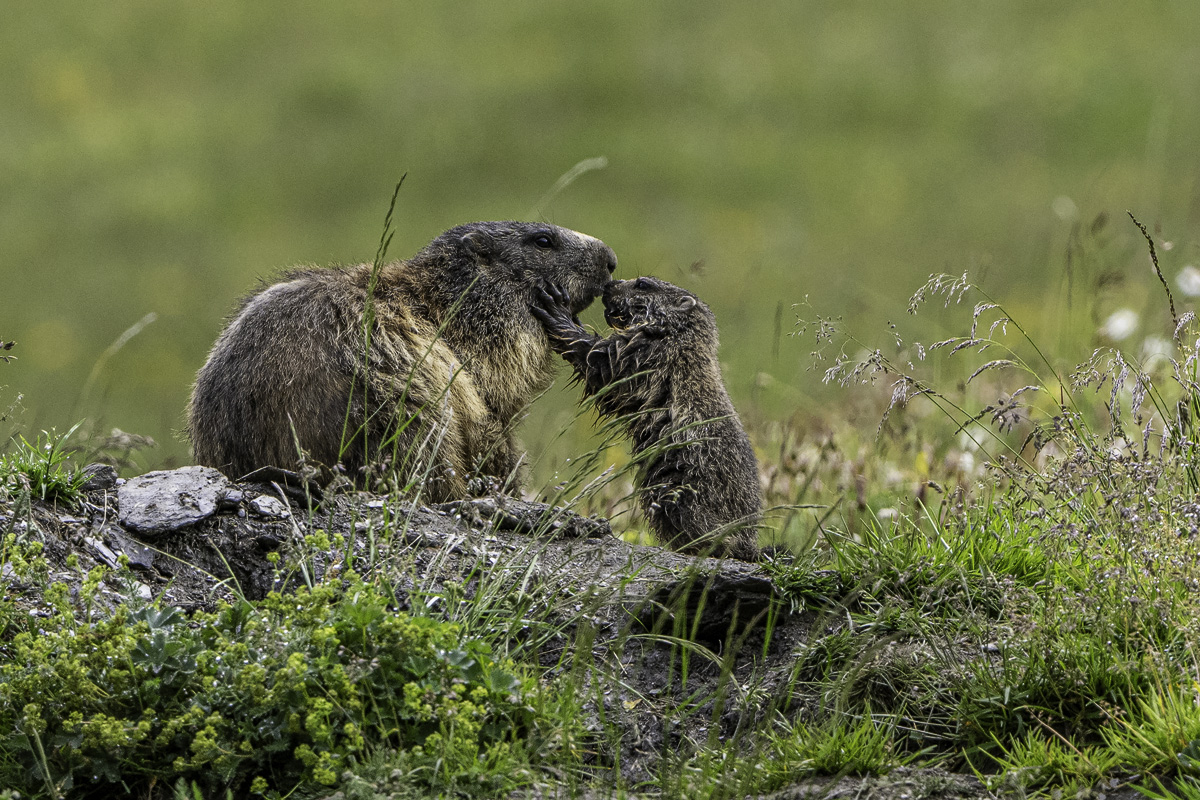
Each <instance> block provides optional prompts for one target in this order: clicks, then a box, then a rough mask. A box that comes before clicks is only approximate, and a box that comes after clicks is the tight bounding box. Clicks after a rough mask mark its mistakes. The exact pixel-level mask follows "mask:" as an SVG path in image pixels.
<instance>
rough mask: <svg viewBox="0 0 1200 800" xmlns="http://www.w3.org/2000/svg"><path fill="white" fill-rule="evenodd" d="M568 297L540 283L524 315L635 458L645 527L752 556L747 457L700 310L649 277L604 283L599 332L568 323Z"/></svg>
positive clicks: (754, 487) (752, 469) (698, 545)
mask: <svg viewBox="0 0 1200 800" xmlns="http://www.w3.org/2000/svg"><path fill="white" fill-rule="evenodd" d="M571 296H572V295H571V290H570V288H569V287H559V286H554V285H548V286H545V287H543V288H542V290H541V291H540V292H539V293H538V303H537V305H535V306H534V308H533V313H534V316H536V317H537V318H538V319H540V320H541V321H542V324H544V325H545V326H546V332H547V333H548V334H549V335H550V343H551V345H552V346H553V347H554V349H555V350H557V351H558V352H559V353H560V354H561V355H562V357H563V358H565V359H566V360H567V361H568V362H569V363H570V364H571V366H572V367H574V368H575V376H576V379H577V380H578V381H579V382H580V383H582V384H583V391H584V394H585V395H586V396H588V397H591V398H592V400H593V402H594V403H595V405H596V409H597V411H598V412H599V413H600V414H601V415H602V416H606V417H617V418H619V419H620V421H621V424H622V425H623V426H624V428H625V430H626V432H627V433H628V434H629V437H630V439H632V441H633V455H634V459H635V460H638V459H639V456H640V457H641V458H642V459H643V460H641V463H640V464H639V470H638V479H637V483H638V499H639V502H640V504H641V506H642V510H643V511H644V512H645V514H646V517H647V519H648V520H649V522H650V527H651V528H652V529H653V530H654V532H655V534H656V535H657V536H658V537H659V538H660V539H661V540H662V541H664V542H665V543H666V544H668V545H669V546H670V547H672V548H673V549H676V550H681V551H684V552H691V553H711V552H717V553H724V554H725V555H727V556H733V557H735V558H741V559H745V560H747V561H754V560H758V558H759V557H760V551H759V549H758V543H757V537H756V536H755V524H756V523H757V521H758V519H759V517H760V515H761V514H762V491H761V489H760V488H759V483H758V464H757V461H756V460H755V458H754V450H753V448H752V447H751V446H750V440H749V439H748V438H747V437H746V432H745V431H744V430H742V425H741V422H740V421H739V420H738V416H737V412H736V411H735V410H734V408H733V404H732V403H731V402H730V401H729V395H728V394H727V393H726V392H725V385H724V384H723V383H722V381H721V368H720V365H719V364H718V362H717V323H716V319H715V318H714V317H713V313H712V311H710V310H709V308H708V306H706V305H705V304H704V303H702V302H700V301H699V300H698V299H697V298H696V297H695V295H692V294H690V293H689V292H687V291H685V290H683V289H681V288H679V287H678V286H673V285H672V284H669V283H666V282H665V281H660V280H657V279H656V278H637V279H636V280H627V281H613V282H612V283H609V284H608V285H607V286H606V287H605V288H604V318H605V320H607V321H608V324H609V325H611V326H612V327H613V328H614V329H615V331H614V333H613V334H612V335H611V336H609V337H608V338H607V339H602V338H600V337H599V336H596V335H594V334H591V333H589V332H588V331H586V330H584V328H583V327H582V326H581V325H580V324H579V321H578V319H577V318H576V317H575V313H576V312H575V310H574V309H575V307H576V304H574V303H572V301H571ZM643 454H644V455H643Z"/></svg>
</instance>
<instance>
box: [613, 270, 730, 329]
mask: <svg viewBox="0 0 1200 800" xmlns="http://www.w3.org/2000/svg"><path fill="white" fill-rule="evenodd" d="M604 319H605V321H606V322H607V323H608V324H609V325H611V326H612V327H613V328H616V329H617V330H633V329H639V330H645V331H646V332H647V333H654V334H663V335H665V334H677V333H680V332H682V331H686V330H697V329H699V330H709V329H715V328H716V320H715V318H714V317H713V313H712V311H711V310H709V308H708V306H706V305H705V304H704V303H702V302H700V300H699V298H697V297H696V295H694V294H692V293H691V292H689V291H687V290H686V289H681V288H679V287H678V286H676V285H674V284H671V283H667V282H666V281H661V280H659V279H658V278H648V277H641V278H633V279H631V280H627V281H611V282H610V283H609V284H608V285H607V286H605V287H604Z"/></svg>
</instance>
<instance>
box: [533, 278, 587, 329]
mask: <svg viewBox="0 0 1200 800" xmlns="http://www.w3.org/2000/svg"><path fill="white" fill-rule="evenodd" d="M535 292H536V294H535V300H534V302H533V304H532V305H531V306H530V307H529V311H530V313H531V314H533V316H534V317H536V318H537V319H538V320H539V321H540V322H541V323H542V324H543V325H545V326H546V333H548V334H550V336H551V337H553V338H555V339H561V340H563V341H570V340H571V339H573V338H574V335H573V334H575V333H576V332H577V331H579V330H582V326H581V325H580V324H579V321H578V320H576V319H575V315H574V314H572V313H571V296H570V295H569V294H567V292H566V290H565V289H563V288H562V287H560V286H558V285H556V284H553V283H550V282H548V281H543V282H542V284H541V285H540V286H538V287H537V289H536V290H535Z"/></svg>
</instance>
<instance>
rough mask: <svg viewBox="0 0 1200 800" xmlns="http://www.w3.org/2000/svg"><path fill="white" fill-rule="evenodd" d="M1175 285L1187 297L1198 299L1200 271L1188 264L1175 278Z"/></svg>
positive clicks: (1199, 295) (1199, 293)
mask: <svg viewBox="0 0 1200 800" xmlns="http://www.w3.org/2000/svg"><path fill="white" fill-rule="evenodd" d="M1175 285H1176V286H1178V287H1179V291H1181V292H1183V293H1184V294H1186V295H1187V296H1188V297H1200V269H1196V268H1195V267H1193V266H1192V265H1191V264H1188V265H1187V266H1186V267H1184V268H1183V269H1181V270H1179V274H1178V275H1176V276H1175Z"/></svg>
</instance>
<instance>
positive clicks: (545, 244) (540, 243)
mask: <svg viewBox="0 0 1200 800" xmlns="http://www.w3.org/2000/svg"><path fill="white" fill-rule="evenodd" d="M533 243H534V245H535V246H537V247H540V248H541V249H543V250H551V249H553V248H554V240H553V239H551V238H550V235H549V234H545V233H539V234H538V235H537V236H534V237H533Z"/></svg>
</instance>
